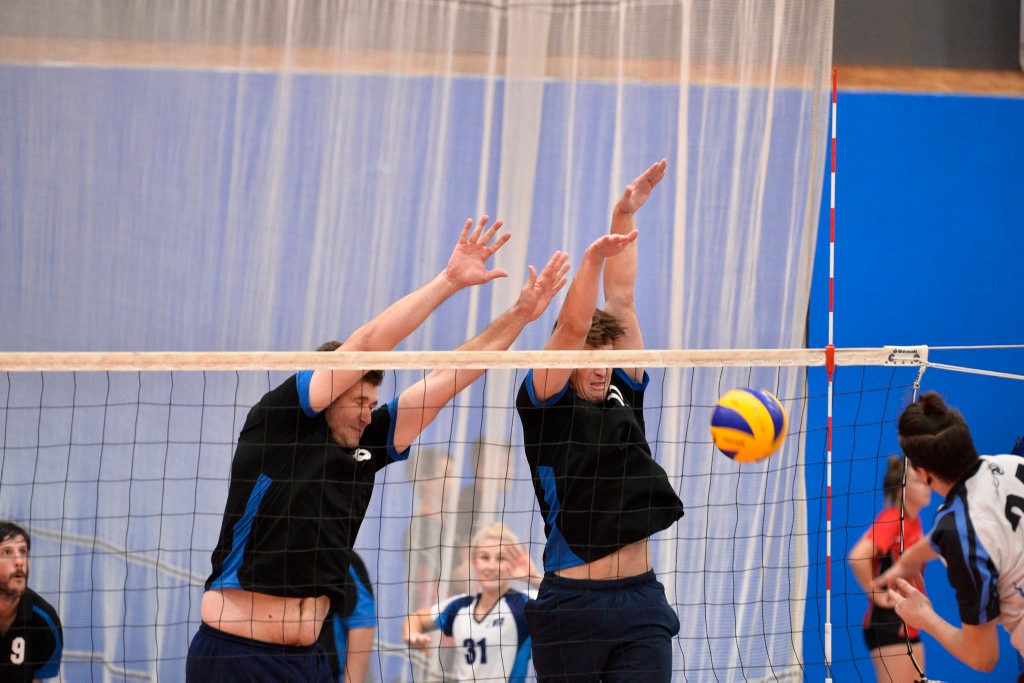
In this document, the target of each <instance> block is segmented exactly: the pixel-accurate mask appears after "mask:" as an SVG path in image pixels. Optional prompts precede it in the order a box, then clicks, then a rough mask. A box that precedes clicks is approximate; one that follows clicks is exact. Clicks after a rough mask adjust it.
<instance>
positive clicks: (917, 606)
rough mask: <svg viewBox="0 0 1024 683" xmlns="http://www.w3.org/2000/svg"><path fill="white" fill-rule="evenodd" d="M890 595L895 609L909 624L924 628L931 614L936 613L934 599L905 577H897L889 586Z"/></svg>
mask: <svg viewBox="0 0 1024 683" xmlns="http://www.w3.org/2000/svg"><path fill="white" fill-rule="evenodd" d="M889 597H890V598H892V605H893V609H895V610H896V614H898V615H899V616H900V619H902V620H903V621H905V622H906V623H907V625H909V626H913V627H914V628H924V626H925V625H926V624H927V623H928V621H929V619H930V618H931V616H932V615H933V614H934V613H935V608H934V607H932V601H931V600H929V599H928V596H927V595H925V594H924V593H922V592H921V591H919V590H917V589H916V588H914V587H913V586H912V585H910V583H909V582H908V581H906V580H905V579H896V582H895V583H894V584H892V586H891V587H890V588H889Z"/></svg>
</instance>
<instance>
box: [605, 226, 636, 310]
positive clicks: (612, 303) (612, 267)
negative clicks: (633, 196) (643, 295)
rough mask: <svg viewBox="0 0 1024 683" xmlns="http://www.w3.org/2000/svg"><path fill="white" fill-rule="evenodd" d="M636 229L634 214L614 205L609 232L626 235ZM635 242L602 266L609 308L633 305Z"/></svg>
mask: <svg viewBox="0 0 1024 683" xmlns="http://www.w3.org/2000/svg"><path fill="white" fill-rule="evenodd" d="M635 229H636V219H635V217H634V214H632V213H626V212H624V211H622V210H621V209H619V208H618V206H616V208H615V210H614V211H613V212H612V224H611V228H610V229H609V232H610V233H611V234H613V235H628V234H629V233H631V232H632V231H633V230H635ZM637 258H638V253H637V243H636V242H633V243H632V244H629V245H628V246H627V247H626V248H625V249H623V250H622V253H620V254H617V255H615V256H613V257H611V258H609V259H608V261H607V262H606V263H605V266H604V298H605V301H607V302H608V307H609V308H613V307H615V308H619V309H622V308H625V307H632V306H633V292H634V289H635V287H636V273H637Z"/></svg>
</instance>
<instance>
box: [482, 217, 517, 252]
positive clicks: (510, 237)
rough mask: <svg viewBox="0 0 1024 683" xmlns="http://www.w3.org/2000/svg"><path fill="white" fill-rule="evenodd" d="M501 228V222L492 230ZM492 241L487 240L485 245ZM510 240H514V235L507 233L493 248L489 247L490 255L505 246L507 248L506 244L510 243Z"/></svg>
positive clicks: (488, 238)
mask: <svg viewBox="0 0 1024 683" xmlns="http://www.w3.org/2000/svg"><path fill="white" fill-rule="evenodd" d="M499 227H501V221H498V222H497V223H495V227H494V228H492V229H497V228H499ZM490 239H491V238H490V237H487V238H485V239H484V241H483V243H484V244H486V243H487V242H489V241H490ZM510 239H512V233H510V232H506V233H505V234H503V235H502V236H501V237H499V238H498V239H497V241H496V242H495V243H494V244H492V245H491V246H489V247H488V248H487V251H488V253H489V254H492V255H493V254H494V253H495V252H496V251H498V250H499V249H501V248H502V247H503V246H505V242H508V241H509V240H510Z"/></svg>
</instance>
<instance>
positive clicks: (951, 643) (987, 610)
mask: <svg viewBox="0 0 1024 683" xmlns="http://www.w3.org/2000/svg"><path fill="white" fill-rule="evenodd" d="M898 430H899V442H900V448H901V449H902V450H903V453H904V454H905V455H906V456H907V459H908V460H909V461H910V464H911V466H912V467H913V469H914V470H916V472H917V474H918V476H920V477H921V478H922V479H923V480H924V481H925V483H926V484H928V486H930V487H931V489H932V490H933V491H935V492H936V493H938V494H939V495H941V496H943V497H944V498H945V502H943V503H942V505H941V506H940V507H939V510H938V512H937V513H936V515H935V523H934V526H933V528H932V531H931V533H930V534H929V535H928V536H926V537H925V538H923V539H921V541H919V542H918V543H916V544H914V545H913V546H912V547H911V548H909V549H908V550H907V552H906V553H905V554H904V555H903V557H901V558H900V559H899V561H898V562H896V563H895V564H894V565H893V566H892V568H891V569H889V570H888V571H886V572H884V573H883V574H882V575H881V576H879V577H878V578H877V579H876V580H875V581H874V582H873V586H874V587H876V588H877V587H882V586H885V587H888V589H889V595H890V597H891V598H892V600H893V603H894V605H895V608H896V613H897V614H899V615H900V617H901V618H902V619H903V620H904V621H905V622H906V623H907V625H908V626H913V627H915V628H919V629H921V630H922V631H926V632H928V633H929V634H930V635H931V636H932V637H934V638H935V639H936V640H937V641H939V643H940V644H941V645H942V646H943V647H944V648H946V649H947V650H948V651H949V652H950V653H951V654H952V655H954V656H955V657H956V658H957V659H959V660H960V661H962V662H964V663H965V664H967V665H968V666H970V667H972V668H974V669H978V670H979V671H991V670H992V669H994V668H995V666H996V663H997V662H998V661H999V638H998V634H997V633H996V624H997V623H1001V624H1002V625H1003V627H1004V628H1005V629H1006V630H1007V631H1009V633H1010V642H1011V643H1012V644H1013V646H1014V647H1015V648H1016V649H1017V659H1018V663H1019V664H1020V670H1021V674H1020V676H1019V677H1018V679H1017V680H1018V681H1019V682H1020V683H1024V524H1022V522H1024V458H1021V457H1019V456H1016V455H978V452H977V450H976V449H975V447H974V441H973V440H972V438H971V431H970V429H969V428H968V426H967V421H966V420H965V419H964V416H963V415H962V414H961V413H960V411H958V410H956V409H954V408H950V407H948V406H947V405H946V403H945V401H944V400H943V399H942V397H941V396H940V395H939V394H937V393H935V392H927V393H924V394H922V395H921V396H920V398H918V400H917V401H916V402H915V403H912V404H911V405H909V406H908V407H907V408H906V409H905V410H904V411H903V413H902V414H901V415H900V419H899V424H898ZM937 557H941V558H942V559H943V561H944V562H945V564H946V574H947V576H948V577H949V582H950V584H951V585H952V586H953V589H954V591H955V592H956V599H957V605H958V607H959V612H960V621H961V626H960V627H959V628H957V627H956V626H954V625H952V624H950V623H949V622H947V621H946V620H945V619H943V618H942V617H941V616H939V615H938V614H937V613H936V612H935V609H934V608H933V607H932V603H931V601H930V600H929V599H928V598H927V597H926V596H925V595H924V594H923V593H922V592H921V591H919V590H918V589H917V588H915V587H914V585H913V583H912V581H913V580H915V579H918V578H919V577H920V576H921V570H922V568H923V566H924V564H925V563H926V562H928V561H929V560H933V559H935V558H937Z"/></svg>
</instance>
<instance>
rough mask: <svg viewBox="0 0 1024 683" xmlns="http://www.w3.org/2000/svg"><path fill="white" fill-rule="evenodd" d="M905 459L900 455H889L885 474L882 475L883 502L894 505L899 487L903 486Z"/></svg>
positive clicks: (897, 497)
mask: <svg viewBox="0 0 1024 683" xmlns="http://www.w3.org/2000/svg"><path fill="white" fill-rule="evenodd" d="M906 464H907V459H906V458H904V457H903V456H901V455H890V456H889V460H888V463H887V464H886V468H885V476H884V477H882V494H883V495H884V496H885V502H886V503H888V504H889V505H895V504H896V501H897V500H898V499H899V493H900V488H901V487H902V486H903V468H904V467H905V466H906Z"/></svg>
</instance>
